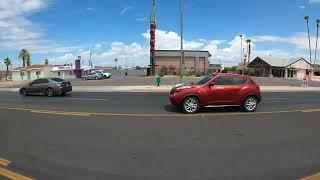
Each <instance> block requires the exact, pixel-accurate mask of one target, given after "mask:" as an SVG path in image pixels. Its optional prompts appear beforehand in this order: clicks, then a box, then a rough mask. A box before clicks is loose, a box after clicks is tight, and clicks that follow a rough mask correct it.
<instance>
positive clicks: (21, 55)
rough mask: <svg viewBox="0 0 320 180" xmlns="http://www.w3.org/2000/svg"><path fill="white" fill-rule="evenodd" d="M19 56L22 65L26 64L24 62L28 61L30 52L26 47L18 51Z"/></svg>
mask: <svg viewBox="0 0 320 180" xmlns="http://www.w3.org/2000/svg"><path fill="white" fill-rule="evenodd" d="M19 58H20V59H21V60H22V62H23V67H25V66H26V62H27V61H29V63H30V54H29V52H28V50H27V49H22V50H21V51H20V53H19Z"/></svg>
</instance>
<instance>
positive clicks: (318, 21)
mask: <svg viewBox="0 0 320 180" xmlns="http://www.w3.org/2000/svg"><path fill="white" fill-rule="evenodd" d="M319 25H320V19H317V39H316V50H315V55H314V64H316V63H317V50H318V41H319Z"/></svg>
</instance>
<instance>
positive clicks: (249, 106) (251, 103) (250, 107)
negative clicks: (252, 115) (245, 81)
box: [246, 98, 257, 111]
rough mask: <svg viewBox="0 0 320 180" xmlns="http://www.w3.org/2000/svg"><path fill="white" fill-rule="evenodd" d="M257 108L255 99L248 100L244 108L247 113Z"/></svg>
mask: <svg viewBox="0 0 320 180" xmlns="http://www.w3.org/2000/svg"><path fill="white" fill-rule="evenodd" d="M256 107H257V100H256V99H255V98H249V99H248V100H247V102H246V108H247V110H249V111H253V110H254V109H255V108H256Z"/></svg>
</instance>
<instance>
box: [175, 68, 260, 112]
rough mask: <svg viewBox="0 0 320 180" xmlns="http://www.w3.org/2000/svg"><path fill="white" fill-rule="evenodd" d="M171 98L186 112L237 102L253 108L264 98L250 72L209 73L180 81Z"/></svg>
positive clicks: (230, 104)
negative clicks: (192, 80) (196, 79)
mask: <svg viewBox="0 0 320 180" xmlns="http://www.w3.org/2000/svg"><path fill="white" fill-rule="evenodd" d="M169 97H170V101H171V103H172V104H173V105H176V106H179V107H181V109H182V111H183V112H184V113H187V114H193V113H196V112H197V111H198V110H199V109H200V108H201V107H224V106H238V107H242V109H243V111H245V112H254V111H256V110H257V107H258V104H259V103H260V102H261V100H262V95H261V92H260V87H259V86H258V85H257V84H256V83H255V82H254V81H253V80H251V79H250V77H249V76H241V75H237V74H213V75H208V76H206V77H205V78H203V79H202V80H200V81H199V82H197V83H195V84H191V85H178V86H176V87H174V88H172V90H171V92H170V95H169Z"/></svg>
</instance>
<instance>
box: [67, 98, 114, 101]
mask: <svg viewBox="0 0 320 180" xmlns="http://www.w3.org/2000/svg"><path fill="white" fill-rule="evenodd" d="M64 99H68V100H82V101H109V100H110V99H93V98H64Z"/></svg>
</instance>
